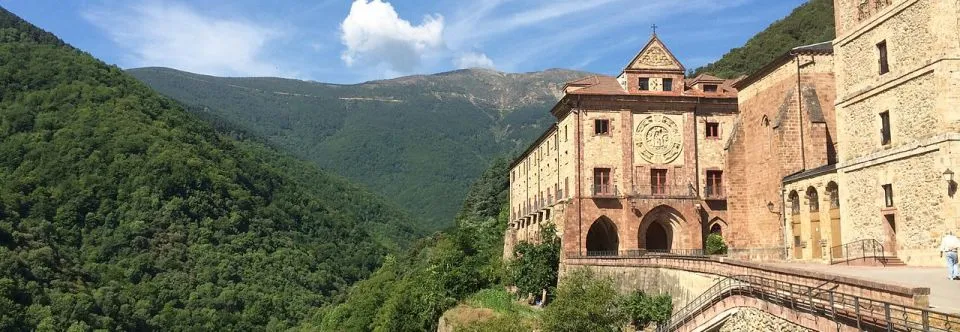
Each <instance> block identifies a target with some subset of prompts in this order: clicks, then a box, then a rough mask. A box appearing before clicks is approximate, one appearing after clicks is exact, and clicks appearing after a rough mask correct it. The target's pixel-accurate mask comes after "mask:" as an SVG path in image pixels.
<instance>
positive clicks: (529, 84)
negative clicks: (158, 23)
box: [127, 67, 593, 229]
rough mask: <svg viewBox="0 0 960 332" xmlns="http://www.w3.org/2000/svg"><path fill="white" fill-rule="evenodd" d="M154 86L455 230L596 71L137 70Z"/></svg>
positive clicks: (432, 226) (133, 71) (430, 225)
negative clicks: (508, 158) (301, 74)
mask: <svg viewBox="0 0 960 332" xmlns="http://www.w3.org/2000/svg"><path fill="white" fill-rule="evenodd" d="M127 72H128V73H130V74H131V75H133V76H134V77H137V78H138V79H140V80H141V81H143V82H144V83H147V84H148V85H150V86H151V87H152V88H154V89H155V90H157V91H159V92H161V93H163V94H165V95H167V96H169V97H171V98H174V99H176V100H178V101H180V102H183V103H184V104H187V105H192V106H194V108H196V109H199V110H201V111H202V112H205V113H207V114H208V115H210V116H213V117H216V118H219V119H220V120H222V121H224V122H228V123H231V124H233V125H235V126H236V127H240V128H247V129H249V130H250V131H251V132H252V133H254V134H256V135H258V136H261V137H263V138H265V139H266V140H267V141H268V142H270V143H271V145H274V146H277V147H280V148H282V149H284V150H287V151H290V152H292V153H294V154H295V155H297V156H298V157H300V158H302V159H305V160H308V161H311V162H314V163H316V164H318V165H319V166H321V167H322V168H324V169H328V170H330V171H332V172H334V173H337V174H340V175H342V176H345V177H347V178H348V179H350V180H352V181H354V182H358V183H361V184H363V185H365V186H367V187H368V188H371V189H372V190H374V191H376V192H378V193H380V194H381V195H384V196H386V197H388V198H390V199H391V200H392V201H393V202H394V203H396V204H399V205H401V206H402V207H404V208H406V209H407V210H408V211H410V212H411V213H413V215H416V216H418V217H420V218H424V220H426V227H427V228H428V229H442V228H445V227H449V226H450V220H453V217H454V216H455V215H456V212H457V210H458V209H459V207H460V203H461V200H462V199H463V197H464V195H465V194H466V190H467V188H468V186H469V185H470V183H472V181H473V180H474V179H475V178H476V177H477V176H479V175H480V173H481V172H482V171H483V170H484V169H486V167H487V166H488V165H489V163H490V162H491V161H492V160H493V158H494V157H495V156H500V155H502V154H504V153H510V152H514V151H517V150H520V149H523V148H525V147H526V144H527V142H529V141H530V140H532V139H533V138H535V137H536V136H538V135H539V134H540V133H541V132H542V130H544V129H545V128H547V127H548V126H549V125H550V124H552V123H553V122H554V121H555V120H554V119H553V117H552V116H550V114H549V112H548V110H549V109H550V108H551V107H552V106H553V105H554V104H555V103H556V101H557V100H559V98H560V94H561V91H560V90H561V89H562V87H563V84H564V83H566V82H568V81H571V80H574V79H577V78H581V77H583V76H589V75H593V74H590V73H586V72H579V71H568V70H562V69H553V70H547V71H540V72H532V73H502V72H498V71H494V70H489V69H462V70H454V71H449V72H443V73H437V74H431V75H412V76H404V77H398V78H393V79H389V80H376V81H370V82H364V83H358V84H351V85H336V84H329V83H322V82H313V81H301V80H294V79H282V78H225V77H216V76H209V75H200V74H193V73H189V72H184V71H179V70H176V69H169V68H158V67H150V68H137V69H128V70H127Z"/></svg>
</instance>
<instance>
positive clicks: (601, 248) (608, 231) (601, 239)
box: [587, 217, 620, 255]
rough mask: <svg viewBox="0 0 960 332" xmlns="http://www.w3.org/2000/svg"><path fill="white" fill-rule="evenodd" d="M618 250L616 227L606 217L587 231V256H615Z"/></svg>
mask: <svg viewBox="0 0 960 332" xmlns="http://www.w3.org/2000/svg"><path fill="white" fill-rule="evenodd" d="M619 248H620V237H619V236H617V225H615V224H614V223H613V221H611V220H610V219H609V218H607V217H600V219H597V221H594V222H593V225H590V230H589V231H587V255H611V254H613V255H615V254H616V252H617V250H619Z"/></svg>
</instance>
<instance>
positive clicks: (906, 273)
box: [775, 263, 960, 314]
mask: <svg viewBox="0 0 960 332" xmlns="http://www.w3.org/2000/svg"><path fill="white" fill-rule="evenodd" d="M775 265H782V266H786V267H792V268H801V269H808V270H813V271H817V272H821V273H828V274H836V275H840V276H846V277H853V278H858V279H865V280H871V281H877V282H882V283H888V284H894V285H901V286H907V287H929V288H930V307H931V309H932V310H935V311H939V312H945V313H950V314H960V280H947V268H946V267H943V268H933V267H910V266H900V267H872V266H846V265H825V264H803V263H777V264H775Z"/></svg>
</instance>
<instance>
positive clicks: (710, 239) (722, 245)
mask: <svg viewBox="0 0 960 332" xmlns="http://www.w3.org/2000/svg"><path fill="white" fill-rule="evenodd" d="M726 253H727V243H726V242H724V241H723V236H720V234H710V235H707V255H723V254H726Z"/></svg>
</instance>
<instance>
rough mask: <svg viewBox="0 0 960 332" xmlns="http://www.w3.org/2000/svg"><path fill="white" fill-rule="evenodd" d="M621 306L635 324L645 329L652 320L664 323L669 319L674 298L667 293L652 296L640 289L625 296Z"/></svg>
mask: <svg viewBox="0 0 960 332" xmlns="http://www.w3.org/2000/svg"><path fill="white" fill-rule="evenodd" d="M620 308H621V310H622V311H623V313H624V314H625V315H626V316H627V318H628V319H629V320H630V322H631V323H632V324H633V326H635V327H637V328H639V329H643V328H644V327H646V326H647V325H648V324H650V323H651V322H653V323H657V324H663V323H666V322H667V321H669V320H670V314H671V313H672V312H673V300H672V298H671V297H670V295H667V294H664V295H657V296H652V297H651V296H647V295H646V294H644V293H643V291H639V290H638V291H634V292H633V293H630V294H628V295H626V296H624V297H623V298H622V300H621V302H620Z"/></svg>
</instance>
